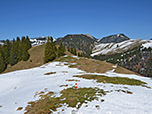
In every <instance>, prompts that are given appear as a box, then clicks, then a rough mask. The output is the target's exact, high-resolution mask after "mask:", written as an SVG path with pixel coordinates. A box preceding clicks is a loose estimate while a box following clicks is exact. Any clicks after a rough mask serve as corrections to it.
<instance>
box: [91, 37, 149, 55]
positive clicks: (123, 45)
mask: <svg viewBox="0 0 152 114" xmlns="http://www.w3.org/2000/svg"><path fill="white" fill-rule="evenodd" d="M140 45H142V46H144V47H152V40H126V41H123V42H120V43H100V44H97V45H96V46H95V47H94V48H93V50H92V54H91V56H95V55H100V54H101V55H106V54H114V53H122V52H125V51H127V50H129V49H132V48H134V47H137V46H140Z"/></svg>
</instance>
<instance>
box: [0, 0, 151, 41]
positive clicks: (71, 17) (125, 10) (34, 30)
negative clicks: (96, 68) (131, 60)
mask: <svg viewBox="0 0 152 114" xmlns="http://www.w3.org/2000/svg"><path fill="white" fill-rule="evenodd" d="M76 33H89V34H91V35H93V36H95V37H96V38H99V39H100V38H102V37H104V36H107V35H111V34H118V33H124V34H126V35H127V36H128V37H130V38H132V39H150V38H152V0H0V40H2V39H7V38H9V39H12V38H16V37H17V36H19V37H21V36H25V35H28V36H29V37H38V36H53V37H54V38H57V37H62V36H65V35H66V34H76Z"/></svg>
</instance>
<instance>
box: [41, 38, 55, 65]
mask: <svg viewBox="0 0 152 114" xmlns="http://www.w3.org/2000/svg"><path fill="white" fill-rule="evenodd" d="M55 58H56V46H55V44H54V43H53V38H52V37H51V38H49V37H48V40H47V43H46V45H45V58H44V62H45V63H47V62H49V61H52V60H54V59H55Z"/></svg>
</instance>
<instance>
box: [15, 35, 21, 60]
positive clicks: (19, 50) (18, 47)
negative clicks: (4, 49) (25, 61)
mask: <svg viewBox="0 0 152 114" xmlns="http://www.w3.org/2000/svg"><path fill="white" fill-rule="evenodd" d="M15 45H16V46H15V48H16V50H17V60H18V61H21V60H22V44H21V40H20V38H19V37H17V40H16V43H15Z"/></svg>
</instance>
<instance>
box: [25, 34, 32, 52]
mask: <svg viewBox="0 0 152 114" xmlns="http://www.w3.org/2000/svg"><path fill="white" fill-rule="evenodd" d="M26 43H27V49H28V50H29V49H30V48H31V47H32V45H31V42H30V39H29V37H28V36H26Z"/></svg>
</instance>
